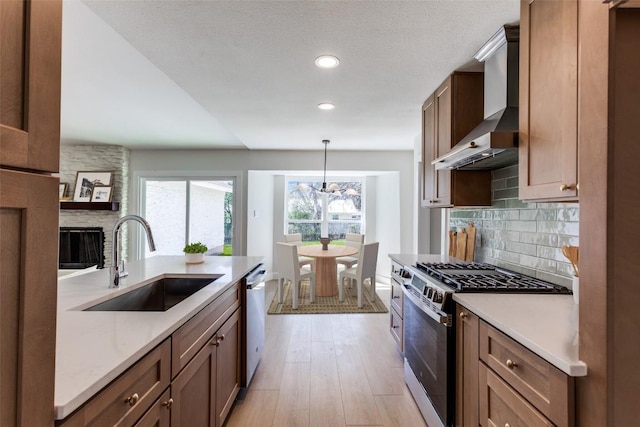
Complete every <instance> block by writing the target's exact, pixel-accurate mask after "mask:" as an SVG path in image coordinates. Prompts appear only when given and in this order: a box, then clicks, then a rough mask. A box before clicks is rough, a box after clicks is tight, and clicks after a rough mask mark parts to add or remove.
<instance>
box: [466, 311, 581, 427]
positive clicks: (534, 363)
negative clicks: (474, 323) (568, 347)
mask: <svg viewBox="0 0 640 427" xmlns="http://www.w3.org/2000/svg"><path fill="white" fill-rule="evenodd" d="M479 331H480V360H482V361H483V362H484V363H485V364H486V365H487V366H488V367H489V368H491V369H492V370H493V371H494V372H495V373H496V374H498V375H499V376H500V377H501V378H502V379H503V380H504V381H505V382H506V383H507V384H509V385H510V386H511V387H512V388H513V389H514V390H516V391H517V392H518V393H519V394H521V395H522V396H523V397H524V398H525V399H526V400H527V401H529V402H530V403H531V404H532V405H533V406H534V407H536V408H537V409H538V410H539V411H540V412H542V413H543V414H544V415H545V416H546V417H547V418H549V419H550V420H552V421H553V422H554V423H555V424H557V425H558V426H563V427H564V426H572V425H573V424H574V413H575V410H574V393H575V389H574V384H575V383H574V379H573V378H572V377H570V376H568V375H567V374H565V373H564V372H562V371H560V370H559V369H558V368H556V367H555V366H553V365H551V364H550V363H549V362H547V361H546V360H544V359H542V358H541V357H540V356H538V355H537V354H535V353H533V352H532V351H531V350H529V349H527V348H525V347H524V346H522V345H521V344H519V343H517V342H516V341H514V340H513V339H511V338H509V337H508V336H506V335H505V334H503V333H502V332H500V331H498V330H497V329H495V328H494V327H492V326H490V325H488V324H487V323H485V322H480V328H479ZM500 425H504V424H500Z"/></svg>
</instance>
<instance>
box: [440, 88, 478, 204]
mask: <svg viewBox="0 0 640 427" xmlns="http://www.w3.org/2000/svg"><path fill="white" fill-rule="evenodd" d="M452 84H453V78H452V77H451V76H449V77H448V78H447V79H446V80H445V81H444V82H443V83H442V84H441V85H440V87H439V88H438V89H436V92H435V94H434V104H435V109H436V121H435V123H436V130H435V135H436V141H435V144H434V146H435V150H436V151H435V155H434V156H433V159H436V158H438V157H440V156H441V155H443V154H445V153H447V152H448V151H449V150H451V147H452V146H454V145H455V143H454V142H453V141H452V115H453V111H452V110H453V97H452V92H453V88H452V87H451V86H452ZM481 119H482V117H481ZM433 159H432V160H433ZM429 166H431V168H435V167H434V166H433V165H431V164H430V165H429ZM434 191H435V193H434V200H433V202H432V204H431V206H449V205H451V171H438V170H436V171H435V172H434Z"/></svg>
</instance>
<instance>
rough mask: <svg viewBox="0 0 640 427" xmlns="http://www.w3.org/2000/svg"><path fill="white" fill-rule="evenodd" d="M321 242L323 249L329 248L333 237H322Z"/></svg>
mask: <svg viewBox="0 0 640 427" xmlns="http://www.w3.org/2000/svg"><path fill="white" fill-rule="evenodd" d="M320 243H321V244H322V250H323V251H326V250H329V243H331V239H330V238H328V237H321V238H320Z"/></svg>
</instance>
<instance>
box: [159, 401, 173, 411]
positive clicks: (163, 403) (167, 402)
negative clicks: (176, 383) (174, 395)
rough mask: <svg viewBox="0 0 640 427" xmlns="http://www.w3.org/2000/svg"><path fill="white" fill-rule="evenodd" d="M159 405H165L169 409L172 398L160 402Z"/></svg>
mask: <svg viewBox="0 0 640 427" xmlns="http://www.w3.org/2000/svg"><path fill="white" fill-rule="evenodd" d="M161 405H162V406H165V407H166V408H167V409H171V405H173V399H169V400H167V401H166V402H162V403H161Z"/></svg>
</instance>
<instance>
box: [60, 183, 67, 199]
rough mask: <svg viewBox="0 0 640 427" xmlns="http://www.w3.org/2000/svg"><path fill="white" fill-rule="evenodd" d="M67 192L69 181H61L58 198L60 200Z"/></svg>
mask: <svg viewBox="0 0 640 427" xmlns="http://www.w3.org/2000/svg"><path fill="white" fill-rule="evenodd" d="M66 192H67V183H66V182H61V183H60V189H59V190H58V196H59V197H58V198H59V199H60V200H62V199H63V198H64V195H65V193H66Z"/></svg>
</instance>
